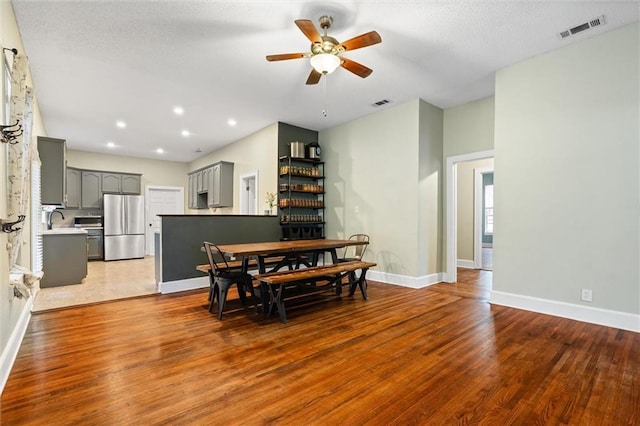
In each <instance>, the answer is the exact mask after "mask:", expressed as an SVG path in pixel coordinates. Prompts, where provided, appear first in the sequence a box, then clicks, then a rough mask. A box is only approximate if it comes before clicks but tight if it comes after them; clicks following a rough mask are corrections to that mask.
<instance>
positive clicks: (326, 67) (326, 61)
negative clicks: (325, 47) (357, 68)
mask: <svg viewBox="0 0 640 426" xmlns="http://www.w3.org/2000/svg"><path fill="white" fill-rule="evenodd" d="M309 62H311V66H312V67H313V68H314V69H315V70H316V71H318V72H319V73H320V74H331V73H332V72H334V71H335V70H336V68H338V67H339V66H340V63H341V62H342V61H341V60H340V58H338V57H337V56H336V55H332V54H331V53H319V54H317V55H314V56H312V57H311V59H310V60H309Z"/></svg>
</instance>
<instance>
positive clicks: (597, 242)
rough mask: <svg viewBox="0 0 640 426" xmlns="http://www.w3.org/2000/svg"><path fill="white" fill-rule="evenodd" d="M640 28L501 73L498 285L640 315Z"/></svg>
mask: <svg viewBox="0 0 640 426" xmlns="http://www.w3.org/2000/svg"><path fill="white" fill-rule="evenodd" d="M639 28H640V25H639V24H637V23H636V24H632V25H629V26H626V27H623V28H621V29H617V30H614V31H611V32H608V33H605V34H603V35H600V36H598V37H594V38H590V39H587V40H584V41H581V42H578V43H574V44H571V45H569V46H567V47H564V48H562V49H559V50H556V51H553V52H550V53H547V54H544V55H541V56H538V57H535V58H533V59H530V60H528V61H525V62H522V63H519V64H516V65H513V66H510V67H508V68H505V69H503V70H501V71H500V72H498V73H497V75H496V95H495V105H496V113H495V119H496V131H495V135H496V143H495V146H496V157H495V169H496V173H495V186H496V198H495V203H496V207H495V213H496V228H495V240H494V247H495V258H494V267H495V269H494V284H493V288H494V290H496V291H500V292H505V293H512V294H517V295H525V296H533V297H538V298H542V299H548V300H555V301H561V302H569V303H575V304H585V305H587V306H592V307H596V308H604V309H608V310H613V311H619V312H627V313H634V314H638V313H640V285H639V283H640V276H639V275H640V273H639V268H638V264H639V259H640V239H639V236H640V225H639V221H638V217H640V199H639V194H640V183H639V182H640V175H639V173H640V159H639V140H640V124H639V121H640V118H639V117H640V107H639V104H640V84H639V76H640V66H639V64H640V55H639V52H640V31H639ZM533 174H535V179H532V177H531V176H532V175H533ZM582 288H588V289H592V290H593V303H588V302H581V301H580V293H581V289H582Z"/></svg>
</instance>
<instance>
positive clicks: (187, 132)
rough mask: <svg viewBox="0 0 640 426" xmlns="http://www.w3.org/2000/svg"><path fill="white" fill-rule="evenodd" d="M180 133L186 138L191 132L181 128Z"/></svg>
mask: <svg viewBox="0 0 640 426" xmlns="http://www.w3.org/2000/svg"><path fill="white" fill-rule="evenodd" d="M180 134H181V135H182V136H184V137H185V138H188V137H189V136H190V135H191V132H189V131H188V130H183V131H182V132H180Z"/></svg>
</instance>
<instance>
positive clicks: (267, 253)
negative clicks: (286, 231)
mask: <svg viewBox="0 0 640 426" xmlns="http://www.w3.org/2000/svg"><path fill="white" fill-rule="evenodd" d="M362 244H369V243H368V241H357V240H329V239H315V240H286V241H267V242H257V243H240V244H220V245H217V248H218V250H219V251H220V252H221V253H222V254H223V255H224V256H227V257H229V258H232V259H237V258H239V259H240V260H242V270H243V271H244V272H247V270H248V268H249V260H250V259H252V258H255V259H256V263H257V266H258V273H259V274H264V273H266V272H267V270H266V265H267V263H268V264H269V267H270V268H271V269H270V270H269V271H268V272H275V271H278V270H280V269H282V268H285V267H286V268H288V269H290V270H292V269H298V268H299V267H300V266H302V265H304V266H305V267H315V266H317V265H318V260H319V257H320V254H323V253H327V252H328V253H329V254H330V255H331V262H332V263H334V264H337V263H338V261H339V259H338V253H337V250H338V249H339V248H344V247H348V246H357V245H362ZM276 257H277V258H279V260H278V261H277V262H276V263H275V265H274V263H273V262H268V259H269V258H272V259H273V258H276ZM325 263H326V262H325ZM260 286H261V294H267V291H268V288H267V287H266V284H264V283H262V282H261V283H260ZM363 295H364V293H363ZM365 298H366V297H365ZM263 300H265V303H263V306H262V308H263V312H265V313H266V312H271V309H272V307H271V306H270V305H269V303H267V302H266V300H267V299H263ZM281 319H282V317H281Z"/></svg>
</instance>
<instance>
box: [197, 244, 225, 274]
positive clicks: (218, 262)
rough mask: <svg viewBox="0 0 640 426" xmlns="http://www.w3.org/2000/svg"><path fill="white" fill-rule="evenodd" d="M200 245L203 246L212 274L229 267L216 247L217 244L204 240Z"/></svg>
mask: <svg viewBox="0 0 640 426" xmlns="http://www.w3.org/2000/svg"><path fill="white" fill-rule="evenodd" d="M202 245H203V246H204V252H205V253H206V254H207V259H209V266H211V271H212V272H213V273H214V275H217V274H218V273H219V272H220V271H221V270H226V269H229V264H228V263H227V259H226V258H225V257H224V255H223V254H222V252H221V251H220V249H218V246H216V245H215V244H213V243H210V242H208V241H205V242H204V243H202Z"/></svg>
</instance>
